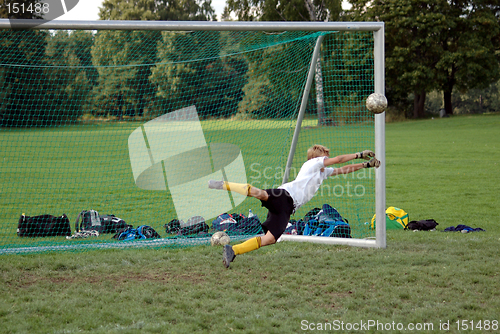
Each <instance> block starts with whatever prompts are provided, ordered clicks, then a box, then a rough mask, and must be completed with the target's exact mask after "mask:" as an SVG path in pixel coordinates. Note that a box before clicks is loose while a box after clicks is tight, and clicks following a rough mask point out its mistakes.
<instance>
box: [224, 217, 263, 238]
mask: <svg viewBox="0 0 500 334" xmlns="http://www.w3.org/2000/svg"><path fill="white" fill-rule="evenodd" d="M229 232H236V233H241V234H261V233H264V230H263V229H262V224H261V223H260V220H259V217H257V216H252V217H246V218H243V219H241V220H240V221H239V222H236V226H235V229H234V230H229Z"/></svg>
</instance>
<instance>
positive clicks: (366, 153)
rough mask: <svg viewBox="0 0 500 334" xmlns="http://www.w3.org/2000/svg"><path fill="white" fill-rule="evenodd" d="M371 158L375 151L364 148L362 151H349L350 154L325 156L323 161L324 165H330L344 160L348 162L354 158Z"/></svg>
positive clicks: (373, 156)
mask: <svg viewBox="0 0 500 334" xmlns="http://www.w3.org/2000/svg"><path fill="white" fill-rule="evenodd" d="M371 158H375V153H374V152H373V151H370V150H364V151H363V152H357V153H351V154H343V155H338V156H336V157H333V158H326V159H325V161H324V163H325V166H331V165H335V164H341V163H344V162H348V161H351V160H354V159H365V160H370V159H371Z"/></svg>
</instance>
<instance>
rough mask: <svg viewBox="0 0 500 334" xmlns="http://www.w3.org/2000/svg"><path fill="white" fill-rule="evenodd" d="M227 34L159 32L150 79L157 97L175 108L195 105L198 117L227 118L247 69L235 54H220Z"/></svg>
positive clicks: (238, 96) (227, 37) (243, 81)
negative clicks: (155, 56)
mask: <svg viewBox="0 0 500 334" xmlns="http://www.w3.org/2000/svg"><path fill="white" fill-rule="evenodd" d="M230 35H231V34H230V33H229V32H225V33H221V32H211V31H200V32H175V33H173V32H163V33H162V40H161V41H160V42H159V43H158V57H159V60H160V62H159V64H157V65H156V66H155V67H153V68H152V74H151V77H150V79H151V81H152V82H153V83H154V84H155V85H156V86H157V87H158V94H157V95H158V99H159V100H160V101H161V102H162V103H163V104H164V105H168V109H170V110H175V109H178V108H182V107H186V106H189V105H196V107H197V110H198V114H199V115H200V116H201V117H203V118H204V117H210V116H215V117H228V116H231V115H233V114H235V113H236V111H237V106H238V103H239V102H240V100H241V96H242V88H243V86H244V85H245V83H246V79H245V73H246V72H247V70H248V67H247V63H246V61H245V59H244V58H242V57H241V56H238V55H236V56H235V55H231V56H226V57H220V55H221V53H222V52H223V49H224V50H226V51H227V50H228V47H229V48H230V47H231V43H230V41H231V39H230Z"/></svg>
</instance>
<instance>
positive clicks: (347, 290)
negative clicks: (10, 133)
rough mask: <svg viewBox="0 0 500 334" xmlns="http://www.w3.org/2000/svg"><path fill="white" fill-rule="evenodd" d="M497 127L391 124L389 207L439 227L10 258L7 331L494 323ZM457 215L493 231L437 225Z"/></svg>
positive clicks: (373, 328) (483, 121) (497, 308)
mask: <svg viewBox="0 0 500 334" xmlns="http://www.w3.org/2000/svg"><path fill="white" fill-rule="evenodd" d="M499 127H500V115H498V114H494V115H482V116H462V117H453V118H448V119H428V120H421V121H409V122H402V123H393V124H387V143H386V148H387V159H386V162H385V163H386V166H387V205H388V206H390V205H394V206H397V207H401V208H403V209H405V210H406V211H407V212H408V213H409V214H410V218H411V219H415V220H418V219H427V218H434V219H436V221H437V222H438V223H439V226H438V231H435V232H410V231H401V230H397V231H394V230H391V231H388V238H387V249H362V248H354V247H346V246H326V245H316V244H304V243H292V242H284V243H279V244H277V245H274V246H269V247H264V248H262V249H260V250H257V251H255V252H252V253H248V254H244V255H241V256H239V257H237V259H236V260H235V262H234V263H233V264H232V266H231V268H230V269H228V270H226V269H224V268H223V265H222V261H221V253H222V250H221V248H218V247H211V246H199V247H191V248H185V249H157V250H150V249H138V250H106V251H89V252H79V253H49V254H39V255H4V256H2V257H1V260H2V261H0V273H1V274H0V275H1V276H0V279H1V283H2V284H0V289H1V290H0V295H1V296H2V297H1V298H2V303H0V322H1V323H2V332H5V333H193V332H200V333H235V332H241V333H258V332H265V333H297V332H304V331H311V332H312V331H314V332H316V331H319V330H320V329H325V330H326V331H327V332H363V333H380V332H402V331H407V332H432V333H439V332H448V333H459V332H477V333H479V332H486V333H489V332H491V333H495V332H498V330H499V323H498V322H499V321H500V317H499V314H500V289H499V288H498V281H499V278H500V275H499V274H500V268H499V266H498V256H499V255H500V228H499V220H500V200H499V198H498V193H499V185H500V175H499V173H498V172H499V167H500V158H499V156H500V155H499V149H500V137H499V136H498V129H499ZM458 224H466V225H469V226H472V227H482V228H484V229H485V230H486V232H475V233H469V234H462V233H454V232H442V230H443V229H444V228H445V227H448V226H456V225H458ZM341 326H343V327H341ZM356 328H358V329H359V330H355V329H356ZM412 329H413V330H412Z"/></svg>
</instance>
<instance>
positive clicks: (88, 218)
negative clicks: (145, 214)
mask: <svg viewBox="0 0 500 334" xmlns="http://www.w3.org/2000/svg"><path fill="white" fill-rule="evenodd" d="M80 220H81V221H80ZM128 227H129V225H128V224H127V223H126V222H125V221H124V220H123V219H121V218H118V217H116V216H115V215H99V212H97V211H95V210H84V211H82V212H80V213H79V214H78V217H76V222H75V231H76V232H80V231H92V230H93V231H97V232H99V234H102V233H116V232H118V231H119V230H122V229H126V228H128Z"/></svg>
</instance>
